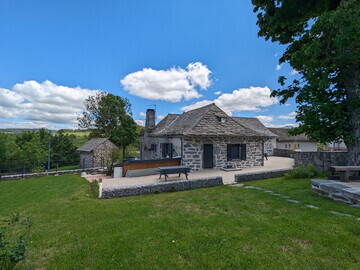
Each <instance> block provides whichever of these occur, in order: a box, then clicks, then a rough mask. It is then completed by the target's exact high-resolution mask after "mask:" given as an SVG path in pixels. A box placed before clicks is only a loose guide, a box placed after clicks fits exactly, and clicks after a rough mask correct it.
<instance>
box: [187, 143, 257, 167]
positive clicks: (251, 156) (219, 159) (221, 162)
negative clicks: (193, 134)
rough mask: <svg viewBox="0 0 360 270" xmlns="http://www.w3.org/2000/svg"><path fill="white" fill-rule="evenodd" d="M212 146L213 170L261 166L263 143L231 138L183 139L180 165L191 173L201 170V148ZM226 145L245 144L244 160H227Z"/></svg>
mask: <svg viewBox="0 0 360 270" xmlns="http://www.w3.org/2000/svg"><path fill="white" fill-rule="evenodd" d="M204 144H212V145H213V151H214V155H213V164H214V169H220V168H223V167H225V166H228V165H233V166H235V167H238V168H239V167H240V168H241V167H252V166H263V165H264V157H263V142H262V140H259V139H241V138H239V139H236V138H234V139H231V138H209V139H202V138H184V139H183V158H182V165H184V166H188V167H190V169H191V170H192V171H200V170H202V169H203V146H204ZM228 144H246V160H241V159H238V160H231V161H228V160H227V145H228Z"/></svg>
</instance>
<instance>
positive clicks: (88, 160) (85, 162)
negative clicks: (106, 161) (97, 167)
mask: <svg viewBox="0 0 360 270" xmlns="http://www.w3.org/2000/svg"><path fill="white" fill-rule="evenodd" d="M93 157H94V155H93V152H80V168H81V169H86V168H92V167H94V158H93Z"/></svg>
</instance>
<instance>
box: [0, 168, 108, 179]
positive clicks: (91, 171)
mask: <svg viewBox="0 0 360 270" xmlns="http://www.w3.org/2000/svg"><path fill="white" fill-rule="evenodd" d="M83 171H85V172H86V173H90V174H93V173H98V172H100V171H101V172H102V173H103V172H104V170H103V169H102V168H88V169H85V170H83V169H75V170H64V171H58V172H39V173H26V174H24V175H22V174H12V175H3V176H2V177H0V182H1V181H10V180H22V179H26V178H30V177H37V176H48V175H56V174H59V175H60V174H66V173H73V174H81V173H82V172H83Z"/></svg>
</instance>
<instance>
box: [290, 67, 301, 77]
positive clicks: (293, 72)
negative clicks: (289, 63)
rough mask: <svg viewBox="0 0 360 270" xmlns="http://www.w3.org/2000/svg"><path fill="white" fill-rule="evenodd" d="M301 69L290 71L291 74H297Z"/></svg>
mask: <svg viewBox="0 0 360 270" xmlns="http://www.w3.org/2000/svg"><path fill="white" fill-rule="evenodd" d="M298 73H299V71H297V70H296V69H293V70H292V71H291V72H290V76H294V75H296V74H298Z"/></svg>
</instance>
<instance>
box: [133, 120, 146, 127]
mask: <svg viewBox="0 0 360 270" xmlns="http://www.w3.org/2000/svg"><path fill="white" fill-rule="evenodd" d="M135 123H136V124H138V125H139V126H143V127H144V126H145V122H144V120H135Z"/></svg>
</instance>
